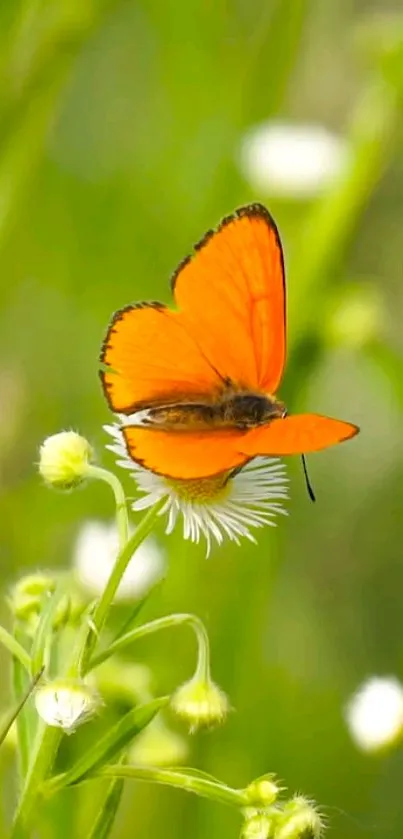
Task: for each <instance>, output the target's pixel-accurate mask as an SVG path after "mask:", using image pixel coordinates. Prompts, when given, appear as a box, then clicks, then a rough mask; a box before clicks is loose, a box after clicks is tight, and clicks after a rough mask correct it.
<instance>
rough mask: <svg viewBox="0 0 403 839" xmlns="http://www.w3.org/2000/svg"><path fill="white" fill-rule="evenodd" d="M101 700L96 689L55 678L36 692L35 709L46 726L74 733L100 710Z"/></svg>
mask: <svg viewBox="0 0 403 839" xmlns="http://www.w3.org/2000/svg"><path fill="white" fill-rule="evenodd" d="M99 705H100V698H99V696H98V694H97V693H95V691H94V690H92V689H91V688H89V687H88V685H85V684H83V683H81V682H75V681H73V680H69V679H56V680H55V681H53V682H49V684H47V685H43V687H40V688H39V689H38V690H37V691H36V693H35V707H36V710H37V712H38V714H39V716H40V717H41V718H42V719H43V720H44V722H46V724H47V725H51V726H55V727H56V728H62V729H63V731H65V733H66V734H73V733H74V731H75V730H76V729H77V728H78V726H79V725H82V724H83V723H85V722H87V721H88V720H89V719H90V718H91V717H92V716H93V715H94V714H95V713H96V711H97V710H98V708H99Z"/></svg>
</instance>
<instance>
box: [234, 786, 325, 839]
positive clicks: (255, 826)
mask: <svg viewBox="0 0 403 839" xmlns="http://www.w3.org/2000/svg"><path fill="white" fill-rule="evenodd" d="M282 789H283V788H282V787H280V786H278V784H277V783H276V780H275V778H274V776H273V775H267V776H266V777H265V778H260V779H258V780H257V781H254V782H253V784H250V786H249V787H247V789H246V790H245V791H244V792H245V795H246V797H247V798H249V799H250V801H251V804H252V803H253V804H254V807H250V808H249V807H248V808H247V810H246V812H245V821H244V824H243V826H242V831H241V839H320V837H321V836H322V834H323V819H322V817H321V815H320V813H319V811H318V809H317V807H316V806H315V804H314V803H313V802H312V801H309V800H308V799H307V798H304V797H303V796H302V795H296V796H294V797H293V798H290V799H289V800H287V801H285V802H284V801H279V800H278V795H279V793H280V792H281V791H282ZM259 791H260V798H259Z"/></svg>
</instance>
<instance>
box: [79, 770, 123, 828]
mask: <svg viewBox="0 0 403 839" xmlns="http://www.w3.org/2000/svg"><path fill="white" fill-rule="evenodd" d="M124 783H125V781H124V778H114V779H113V781H112V783H111V784H110V785H109V789H108V791H107V793H106V797H105V800H104V803H103V805H102V807H101V809H100V811H99V813H98V815H97V817H96V819H95V822H94V824H93V826H92V829H91V831H90V833H89V834H88V839H107V837H108V836H109V834H110V832H111V830H112V827H113V825H114V822H115V818H116V813H117V811H118V808H119V804H120V799H121V797H122V792H123V787H124Z"/></svg>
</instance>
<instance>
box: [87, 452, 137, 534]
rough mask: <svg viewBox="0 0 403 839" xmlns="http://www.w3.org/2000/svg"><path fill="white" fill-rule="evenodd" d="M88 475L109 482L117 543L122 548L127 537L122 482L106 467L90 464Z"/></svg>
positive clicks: (127, 527)
mask: <svg viewBox="0 0 403 839" xmlns="http://www.w3.org/2000/svg"><path fill="white" fill-rule="evenodd" d="M88 477H89V478H96V479H98V480H100V481H105V483H107V484H109V486H110V487H111V489H112V491H113V494H114V496H115V501H116V524H117V528H118V533H119V544H120V550H122V549H123V548H124V546H125V544H126V542H127V540H128V538H129V519H128V515H127V503H126V496H125V493H124V490H123V487H122V484H121V483H120V481H119V478H117V477H116V475H115V474H114V473H113V472H109V471H108V470H107V469H102V467H101V466H94V465H92V464H91V465H90V466H89V467H88Z"/></svg>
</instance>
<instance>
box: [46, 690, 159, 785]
mask: <svg viewBox="0 0 403 839" xmlns="http://www.w3.org/2000/svg"><path fill="white" fill-rule="evenodd" d="M169 699H170V697H169V696H162V697H159V698H158V699H153V701H152V702H147V704H145V705H139V706H138V707H137V708H133V709H132V710H131V711H129V713H128V714H125V716H124V717H122V719H121V720H119V722H118V723H116V725H114V726H113V728H111V729H110V731H108V732H107V734H105V736H104V737H102V738H101V740H99V741H98V742H97V743H96V744H95V745H94V746H92V747H91V749H89V750H88V751H87V752H86V753H85V754H84V755H83V756H82V757H81V758H79V760H78V761H77V763H75V764H74V765H73V766H72V767H71V769H69V770H68V771H67V772H64V773H63V774H61V775H57V776H56V777H55V778H52V779H51V780H50V781H49V782H48V783H47V784H46V785H45V788H46V791H47V792H52V793H53V792H56V790H59V789H62V787H65V786H71V785H72V784H77V783H81V781H84V780H85V779H86V778H88V777H89V776H90V775H93V774H94V773H95V772H96V770H97V769H99V767H100V766H103V765H104V764H105V763H107V762H108V761H110V760H111V758H113V757H116V755H118V754H119V753H120V752H121V751H122V749H124V748H125V746H127V745H128V743H130V741H131V740H133V738H134V737H136V736H137V735H138V734H140V731H142V730H143V728H146V726H147V725H148V724H149V723H150V722H151V720H152V719H153V718H154V717H155V715H156V714H157V713H158V711H159V710H160V709H161V708H163V707H164V706H165V705H167V704H168V702H169Z"/></svg>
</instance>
